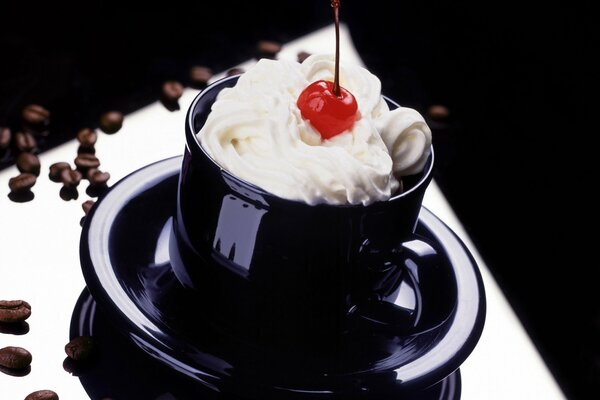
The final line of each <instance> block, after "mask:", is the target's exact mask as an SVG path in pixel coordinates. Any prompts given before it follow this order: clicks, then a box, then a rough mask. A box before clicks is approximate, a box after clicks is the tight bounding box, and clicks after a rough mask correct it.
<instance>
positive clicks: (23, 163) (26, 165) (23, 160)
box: [17, 153, 40, 176]
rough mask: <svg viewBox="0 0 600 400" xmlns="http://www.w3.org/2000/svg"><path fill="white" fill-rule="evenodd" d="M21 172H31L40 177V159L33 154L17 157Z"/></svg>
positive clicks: (22, 154) (23, 154)
mask: <svg viewBox="0 0 600 400" xmlns="http://www.w3.org/2000/svg"><path fill="white" fill-rule="evenodd" d="M17 168H18V169H19V172H29V173H30V174H33V175H35V176H39V175H40V159H39V158H38V157H37V156H36V155H35V154H31V153H21V154H19V156H18V157H17Z"/></svg>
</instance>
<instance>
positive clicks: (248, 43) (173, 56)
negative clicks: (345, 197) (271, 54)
mask: <svg viewBox="0 0 600 400" xmlns="http://www.w3.org/2000/svg"><path fill="white" fill-rule="evenodd" d="M6 3H7V2H2V5H0V126H3V125H8V126H10V127H11V128H12V129H13V131H15V130H16V129H18V128H19V124H20V121H19V116H20V110H21V108H22V107H23V106H24V105H26V104H29V103H38V104H42V105H44V106H45V107H47V108H48V109H49V110H51V112H52V123H51V126H50V132H51V134H50V136H49V137H48V138H47V139H46V142H45V143H42V145H41V149H42V150H43V149H46V148H50V147H52V146H54V145H56V144H58V143H61V142H63V141H65V140H68V139H71V138H72V137H73V136H74V134H75V132H76V131H77V129H79V128H81V127H83V126H92V127H93V126H94V125H95V124H96V121H97V119H98V116H99V115H100V114H101V113H102V112H103V111H107V110H109V109H118V110H121V111H123V112H125V113H127V112H130V111H133V110H135V109H137V108H139V107H141V106H143V105H145V104H148V103H151V102H153V101H155V100H156V99H157V98H158V93H159V88H160V84H161V83H162V82H163V81H164V80H166V79H178V80H180V81H182V82H184V83H186V82H187V79H188V78H187V77H188V71H189V68H190V66H192V65H195V64H201V65H207V66H209V67H211V68H213V69H214V70H216V71H220V70H225V69H227V68H229V67H231V66H232V65H234V64H236V63H239V62H241V61H244V60H246V59H248V58H251V57H253V56H254V54H255V43H256V41H257V40H259V39H272V40H277V41H281V42H286V41H289V40H291V39H293V38H296V37H298V36H301V35H303V34H306V33H308V32H310V31H312V30H314V29H316V28H319V27H322V26H325V25H327V24H329V23H331V13H330V9H329V2H328V1H327V0H302V1H266V0H265V1H252V2H250V1H240V2H237V1H228V2H219V3H217V2H216V1H215V2H210V3H207V2H200V1H196V2H194V3H189V2H185V1H180V0H171V1H168V2H156V3H154V2H145V3H138V4H132V3H124V2H117V1H98V0H96V1H87V2H74V1H70V2H44V3H36V2H21V3H20V4H12V5H11V6H10V7H8V6H7V5H6ZM342 7H343V8H342V19H343V21H344V22H346V23H348V24H349V26H350V29H351V31H352V34H353V40H354V41H355V44H356V46H357V48H358V50H359V53H360V54H361V56H362V57H363V59H364V60H365V62H366V63H367V65H368V67H369V68H370V69H371V70H372V71H373V72H374V73H376V74H377V75H378V76H379V77H380V78H381V80H382V83H383V88H384V92H385V93H386V94H387V95H389V96H390V97H392V98H394V99H396V100H397V101H399V102H400V103H401V104H403V105H406V106H411V107H415V108H417V109H418V110H419V111H421V112H425V111H426V110H427V108H428V107H429V106H430V105H432V104H444V105H446V106H447V107H448V108H449V109H450V111H451V117H450V119H449V120H448V121H446V122H445V123H441V124H439V123H438V124H432V127H433V129H434V146H436V149H437V157H438V158H437V160H438V165H437V171H436V180H437V182H438V184H439V185H440V186H441V187H442V190H443V191H444V194H445V195H446V196H447V198H448V199H449V201H450V203H451V205H452V206H453V207H454V209H455V211H456V212H457V214H458V216H459V218H460V219H461V221H462V222H463V223H464V225H465V228H466V229H467V231H468V232H469V234H470V235H471V237H472V238H473V240H474V242H475V244H476V245H477V247H478V249H479V250H480V252H481V253H482V255H483V258H484V259H485V261H486V263H487V264H488V266H489V267H490V269H491V270H492V272H493V274H494V276H495V277H496V279H497V280H498V282H499V283H500V285H501V287H502V288H503V290H504V291H505V293H506V295H507V297H508V299H509V300H510V302H511V304H512V306H513V307H514V308H515V310H516V311H517V313H518V315H519V317H520V318H521V320H522V322H523V323H524V325H525V327H526V329H527V331H528V333H529V334H530V335H531V337H532V338H533V340H534V342H535V344H536V346H537V347H538V349H539V350H540V352H541V354H542V356H543V357H544V359H545V361H546V362H547V363H548V365H549V366H550V368H551V370H552V372H553V373H554V374H555V376H556V378H557V380H558V381H559V383H560V385H561V386H562V388H563V390H564V391H565V393H566V394H567V395H568V397H569V398H572V399H584V398H595V397H597V396H599V395H600V390H599V388H598V386H599V383H600V344H599V339H600V301H599V300H600V299H599V297H600V295H599V294H598V293H599V292H600V290H599V288H598V287H597V281H596V280H595V275H596V273H595V270H596V269H597V268H598V262H597V261H596V260H595V256H596V253H595V249H596V247H597V246H595V243H594V239H597V235H595V234H594V233H593V232H594V225H593V223H594V222H595V219H596V218H595V212H594V208H593V207H594V206H595V205H596V203H597V201H595V200H596V199H595V197H594V196H593V195H592V194H591V188H593V187H594V186H595V184H596V181H597V180H596V178H595V177H594V175H593V174H592V166H593V164H595V163H594V162H593V161H592V160H595V159H596V158H597V155H596V154H597V152H596V151H595V149H594V148H593V146H592V145H591V140H592V139H594V136H595V135H596V134H597V130H596V129H595V124H592V115H591V112H592V107H591V102H590V99H591V95H590V92H591V91H592V89H591V82H593V81H594V80H595V73H596V72H595V71H594V68H593V67H592V63H591V60H592V58H593V57H594V52H597V48H598V47H597V44H598V43H597V41H596V39H595V37H594V36H593V35H592V34H593V32H592V26H593V23H594V21H593V17H592V15H593V14H592V12H591V9H590V7H589V6H587V5H581V6H575V5H574V4H573V3H570V6H569V7H566V6H564V5H562V6H561V5H560V4H556V5H553V4H549V3H545V5H544V7H539V8H538V7H536V8H533V7H532V8H531V9H527V8H525V7H524V6H523V5H522V4H510V3H506V2H504V3H499V2H497V3H488V2H480V3H478V4H468V5H467V4H466V3H456V2H450V1H444V2H435V3H434V2H430V1H426V2H417V1H407V2H391V1H369V2H365V1H358V0H354V1H353V0H347V1H345V2H343V4H342ZM132 156H133V157H135V154H133V155H132ZM11 162H12V158H11V154H10V152H9V153H5V154H0V167H2V166H6V165H9V164H10V163H11ZM0 222H1V221H0ZM590 228H591V233H590V232H589V231H590ZM493 362H494V360H490V363H493ZM506 384H507V385H510V382H506ZM594 393H595V395H594Z"/></svg>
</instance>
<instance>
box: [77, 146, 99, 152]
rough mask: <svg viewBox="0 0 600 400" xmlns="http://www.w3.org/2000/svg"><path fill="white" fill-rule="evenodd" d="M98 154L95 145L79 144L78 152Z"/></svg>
mask: <svg viewBox="0 0 600 400" xmlns="http://www.w3.org/2000/svg"><path fill="white" fill-rule="evenodd" d="M83 153H85V154H96V148H95V147H94V146H92V147H84V146H79V147H78V148H77V154H83Z"/></svg>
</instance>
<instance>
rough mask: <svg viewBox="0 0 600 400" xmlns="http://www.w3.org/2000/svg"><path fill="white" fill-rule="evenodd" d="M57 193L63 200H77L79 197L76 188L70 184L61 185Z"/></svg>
mask: <svg viewBox="0 0 600 400" xmlns="http://www.w3.org/2000/svg"><path fill="white" fill-rule="evenodd" d="M58 195H59V196H60V198H61V199H63V200H64V201H71V200H77V199H78V198H79V192H78V191H77V188H76V187H72V186H63V187H61V188H60V192H58Z"/></svg>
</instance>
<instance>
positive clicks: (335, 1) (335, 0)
mask: <svg viewBox="0 0 600 400" xmlns="http://www.w3.org/2000/svg"><path fill="white" fill-rule="evenodd" d="M331 7H332V8H333V18H334V21H335V75H334V78H333V94H335V95H336V96H337V97H340V96H341V93H340V0H332V1H331Z"/></svg>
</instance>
